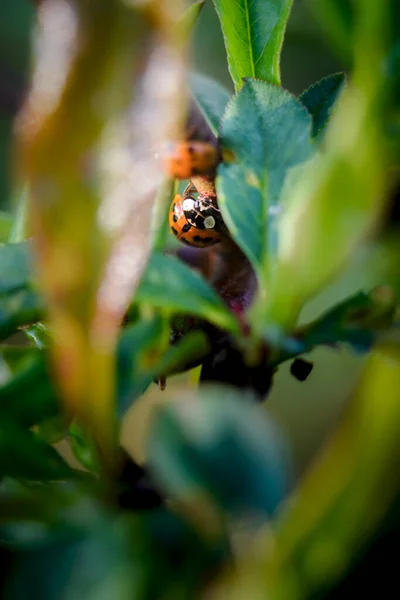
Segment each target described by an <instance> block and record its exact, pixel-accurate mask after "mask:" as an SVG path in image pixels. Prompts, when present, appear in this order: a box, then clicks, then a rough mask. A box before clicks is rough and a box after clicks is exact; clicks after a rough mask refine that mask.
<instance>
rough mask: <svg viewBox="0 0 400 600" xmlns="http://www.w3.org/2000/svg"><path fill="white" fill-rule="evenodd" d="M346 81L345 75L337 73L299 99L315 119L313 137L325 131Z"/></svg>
mask: <svg viewBox="0 0 400 600" xmlns="http://www.w3.org/2000/svg"><path fill="white" fill-rule="evenodd" d="M345 80H346V79H345V75H344V73H335V74H334V75H329V76H328V77H324V79H321V80H320V81H318V82H317V83H315V84H314V85H312V86H311V87H309V88H308V89H307V90H305V91H304V92H303V93H302V94H301V96H300V98H299V99H300V101H301V102H302V104H304V106H305V107H306V109H307V110H308V112H309V113H310V114H311V116H312V119H313V126H312V135H313V137H317V136H318V135H319V134H320V133H321V132H322V131H323V130H324V129H325V127H326V125H327V123H328V121H329V119H330V117H331V114H332V112H333V110H334V108H335V106H334V105H335V102H336V100H337V98H338V96H339V94H340V92H341V91H342V89H343V87H344V84H345Z"/></svg>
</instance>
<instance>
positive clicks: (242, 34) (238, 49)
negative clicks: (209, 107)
mask: <svg viewBox="0 0 400 600" xmlns="http://www.w3.org/2000/svg"><path fill="white" fill-rule="evenodd" d="M292 3H293V0H252V1H251V2H250V1H249V0H214V4H215V8H216V10H217V13H218V16H219V20H220V21H221V27H222V33H223V34H224V40H225V46H226V51H227V55H228V65H229V71H230V74H231V76H232V79H233V82H234V84H235V87H236V89H239V88H240V87H241V86H242V79H243V77H255V78H258V79H263V80H265V81H268V82H270V83H273V84H274V85H280V82H281V76H280V66H279V65H280V54H281V49H282V43H283V37H284V34H285V29H286V23H287V20H288V18H289V15H290V9H291V8H292Z"/></svg>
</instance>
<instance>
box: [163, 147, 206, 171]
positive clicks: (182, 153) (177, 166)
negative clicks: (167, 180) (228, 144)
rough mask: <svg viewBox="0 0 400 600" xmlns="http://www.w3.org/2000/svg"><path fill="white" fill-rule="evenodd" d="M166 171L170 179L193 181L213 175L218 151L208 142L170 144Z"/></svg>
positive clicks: (165, 160) (166, 153) (167, 150)
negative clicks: (196, 178)
mask: <svg viewBox="0 0 400 600" xmlns="http://www.w3.org/2000/svg"><path fill="white" fill-rule="evenodd" d="M163 158H164V160H163V162H164V169H165V171H166V172H167V173H168V175H169V176H170V177H175V178H176V179H191V177H194V176H195V175H206V174H208V173H212V172H213V170H214V169H215V167H216V165H217V162H218V153H217V150H216V149H215V148H214V147H213V146H212V145H211V144H209V143H207V142H176V143H170V144H169V145H168V148H167V149H166V151H165V152H164V157H163Z"/></svg>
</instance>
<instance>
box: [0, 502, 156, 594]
mask: <svg viewBox="0 0 400 600" xmlns="http://www.w3.org/2000/svg"><path fill="white" fill-rule="evenodd" d="M83 504H84V503H83ZM78 509H79V507H77V508H76V510H78ZM83 510H84V511H85V506H83ZM87 513H88V511H87V507H86V512H85V513H84V518H86V520H87V524H86V525H85V526H83V525H82V523H83V521H82V522H81V524H80V526H79V527H78V526H77V525H75V526H74V527H71V526H70V527H69V528H66V527H65V526H64V527H63V526H61V525H58V526H53V528H52V530H50V531H49V532H48V534H47V536H44V537H43V539H41V540H40V541H39V542H37V541H36V536H33V541H32V542H31V544H30V546H29V547H27V548H26V549H25V548H23V549H22V550H21V551H20V552H16V553H15V555H14V561H13V563H12V569H11V572H10V575H9V577H8V578H7V584H6V595H5V596H4V597H5V598H6V599H7V600H12V599H16V598H26V599H27V600H34V598H41V599H42V600H56V599H61V598H63V599H67V598H77V599H78V598H86V599H87V600H106V599H108V598H113V600H132V599H133V598H135V599H138V600H139V599H142V598H145V597H146V596H145V590H146V587H147V585H148V580H149V579H150V577H151V576H150V572H149V570H148V567H149V566H150V565H151V563H149V561H150V556H149V555H148V551H147V544H146V542H147V539H146V535H145V532H144V531H142V527H141V525H140V524H139V523H138V522H136V521H133V520H132V519H130V520H127V519H121V518H120V519H118V520H116V519H115V518H112V517H111V516H109V518H108V519H107V520H106V519H105V518H104V516H102V515H101V513H100V511H99V510H98V511H96V513H95V515H94V517H93V515H88V514H87ZM95 517H97V520H96V518H95ZM93 521H94V522H93ZM96 521H97V522H96Z"/></svg>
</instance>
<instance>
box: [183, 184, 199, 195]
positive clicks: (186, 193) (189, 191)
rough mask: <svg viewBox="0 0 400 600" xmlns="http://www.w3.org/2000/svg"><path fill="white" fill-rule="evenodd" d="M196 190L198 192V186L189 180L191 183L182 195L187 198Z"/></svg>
mask: <svg viewBox="0 0 400 600" xmlns="http://www.w3.org/2000/svg"><path fill="white" fill-rule="evenodd" d="M196 192H197V188H196V187H195V186H194V185H193V182H192V181H189V184H188V185H187V186H186V187H185V189H184V190H183V194H182V197H183V199H185V198H187V197H188V196H190V194H193V193H196Z"/></svg>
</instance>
